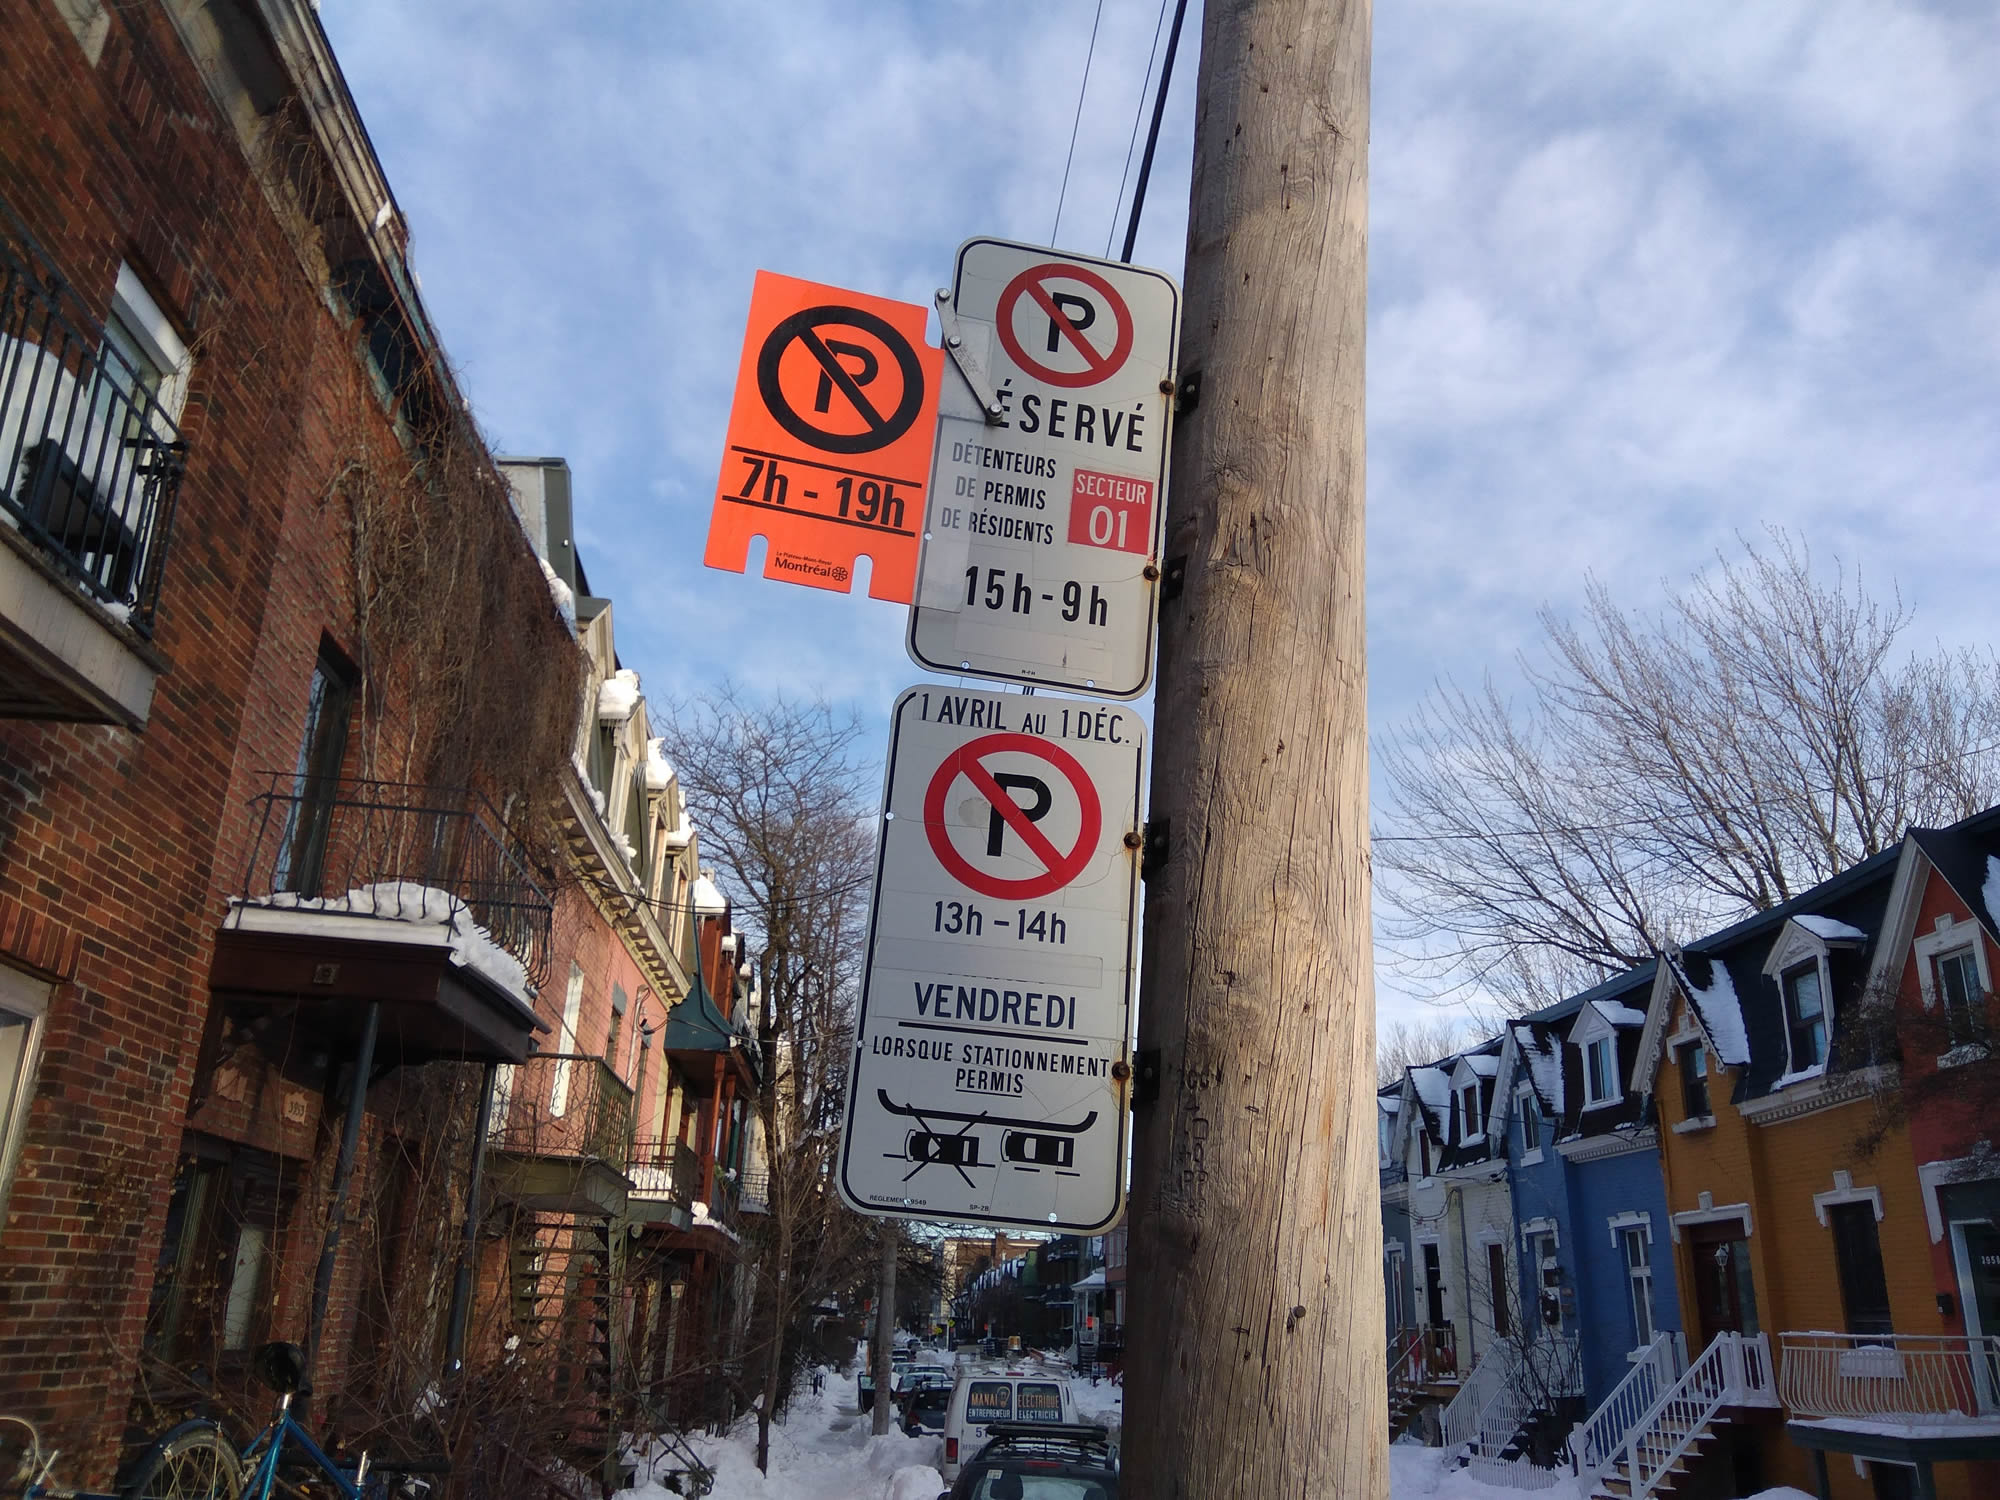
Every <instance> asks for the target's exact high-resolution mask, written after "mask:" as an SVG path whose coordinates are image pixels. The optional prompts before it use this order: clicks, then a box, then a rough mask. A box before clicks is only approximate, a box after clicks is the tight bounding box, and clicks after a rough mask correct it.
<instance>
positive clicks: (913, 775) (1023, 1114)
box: [840, 684, 1145, 1234]
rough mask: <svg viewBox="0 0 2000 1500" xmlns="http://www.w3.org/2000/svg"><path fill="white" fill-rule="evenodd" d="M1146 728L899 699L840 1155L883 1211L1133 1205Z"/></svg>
mask: <svg viewBox="0 0 2000 1500" xmlns="http://www.w3.org/2000/svg"><path fill="white" fill-rule="evenodd" d="M1142 735H1143V725H1142V724H1141V721H1140V719H1139V716H1138V715H1137V714H1136V713H1134V712H1133V711H1132V710H1131V709H1129V708H1125V707H1122V706H1119V705H1116V704H1105V703H1084V702H1076V701H1073V700H1072V701H1067V702H1065V701H1063V700H1061V699H1055V698H1041V697H1024V696H1022V695H1019V694H1004V693H997V692H988V691H982V690H976V689H953V688H949V687H943V686H938V685H933V684H923V685H919V686H917V687H913V688H911V689H909V690H908V691H907V692H905V693H904V694H903V695H902V696H901V697H900V698H898V699H897V700H896V708H895V714H894V719H893V722H892V724H891V728H890V738H889V771H888V785H887V789H886V791H885V793H884V798H883V804H884V811H883V815H882V824H881V838H880V842H879V844H878V847H877V851H876V875H875V892H874V901H873V905H872V908H871V911H870V914H869V919H868V941H867V945H866V949H865V953H866V961H865V967H864V969H863V973H862V981H861V1005H860V1013H859V1020H858V1022H857V1028H856V1045H855V1053H854V1067H853V1072H852V1074H851V1077H850V1080H849V1081H850V1087H849V1090H848V1106H847V1128H846V1133H845V1136H844V1137H843V1139H842V1142H841V1158H840V1192H841V1196H842V1197H843V1198H845V1199H846V1201H847V1203H848V1204H849V1205H850V1206H851V1207H853V1208H855V1209H858V1210H859V1211H861V1212H862V1213H868V1214H883V1215H891V1216H897V1217H904V1218H918V1219H942V1220H947V1221H952V1222H965V1221H971V1222H976V1223H987V1224H1003V1225H1020V1226H1026V1227H1031V1228H1040V1229H1050V1228H1057V1229H1062V1230H1066V1231H1072V1232H1076V1233H1083V1234H1095V1233H1098V1232H1099V1231H1101V1230H1103V1229H1105V1228H1107V1227H1108V1226H1109V1225H1111V1224H1112V1223H1114V1222H1115V1221H1116V1220H1117V1218H1118V1216H1119V1214H1120V1212H1121V1211H1122V1210H1123V1206H1124V1201H1123V1200H1124V1171H1125V1128H1126V1120H1127V1118H1128V1109H1127V1093H1126V1090H1127V1086H1128V1083H1129V1080H1130V1064H1129V1056H1128V1050H1127V1038H1128V1037H1129V1035H1130V1032H1131V1014H1132V978H1133V975H1132V931H1133V914H1134V912H1135V911H1136V909H1137V902H1138V895H1139V853H1138V844H1139V838H1138V828H1139V777H1140V767H1141V764H1142V762H1143V760H1144V751H1145V745H1144V741H1143V737H1142Z"/></svg>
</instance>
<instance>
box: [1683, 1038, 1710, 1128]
mask: <svg viewBox="0 0 2000 1500" xmlns="http://www.w3.org/2000/svg"><path fill="white" fill-rule="evenodd" d="M1674 1061H1675V1062H1676V1063H1678V1064H1679V1065H1680V1073H1681V1113H1682V1114H1684V1115H1686V1116H1687V1117H1688V1118H1689V1119H1690V1120H1705V1119H1707V1118H1708V1117H1709V1115H1710V1114H1712V1113H1713V1110H1712V1108H1711V1107H1710V1104H1709V1098H1708V1048H1706V1047H1704V1046H1703V1045H1702V1044H1701V1043H1700V1042H1689V1043H1687V1044H1686V1045H1685V1046H1682V1047H1679V1048H1676V1049H1675V1052H1674Z"/></svg>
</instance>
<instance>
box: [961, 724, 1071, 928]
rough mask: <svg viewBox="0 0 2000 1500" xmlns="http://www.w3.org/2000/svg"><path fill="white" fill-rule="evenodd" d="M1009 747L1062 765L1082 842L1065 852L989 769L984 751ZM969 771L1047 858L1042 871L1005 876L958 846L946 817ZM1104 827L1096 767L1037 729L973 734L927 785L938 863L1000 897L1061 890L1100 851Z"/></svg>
mask: <svg viewBox="0 0 2000 1500" xmlns="http://www.w3.org/2000/svg"><path fill="white" fill-rule="evenodd" d="M1003 750H1019V751H1023V752H1025V753H1026V754H1028V755H1032V756H1034V757H1036V758H1037V759H1039V760H1043V761H1046V762H1048V764H1049V765H1051V766H1053V767H1054V768H1055V769H1056V770H1058V771H1060V772H1061V773H1062V775H1063V779H1064V780H1065V781H1067V782H1068V783H1069V784H1070V789H1071V790H1072V791H1074V792H1075V793H1076V800H1077V805H1078V807H1079V808H1080V809H1081V812H1082V817H1081V819H1080V822H1081V825H1082V826H1081V827H1079V828H1078V829H1077V834H1076V847H1075V848H1073V849H1071V850H1070V851H1069V853H1067V854H1064V853H1063V852H1062V851H1061V850H1059V849H1057V848H1056V846H1055V845H1054V844H1053V843H1052V842H1051V841H1050V840H1049V837H1048V835H1046V834H1044V833H1043V832H1042V831H1041V830H1040V829H1039V828H1037V827H1036V826H1035V825H1034V824H1033V823H1031V822H1029V821H1028V815H1027V814H1026V813H1025V812H1023V811H1022V810H1021V804H1020V803H1018V802H1016V801H1015V800H1014V799H1013V798H1012V797H1010V796H1008V795H1007V790H1006V788H1004V787H1002V786H1001V785H1000V783H999V782H997V781H995V780H994V779H993V773H992V772H991V771H989V770H987V769H986V766H985V764H984V757H986V756H988V755H995V754H998V753H999V752H1001V751H1003ZM961 776H963V777H964V778H965V779H966V780H967V781H970V782H971V783H972V785H973V788H974V790H976V791H977V792H978V793H979V795H980V796H981V797H984V798H985V799H986V800H987V801H988V802H990V803H991V804H992V805H993V806H994V807H995V808H997V809H998V810H999V813H1000V816H1001V817H1002V818H1004V819H1006V821H1007V827H1008V829H1009V830H1010V831H1011V832H1012V833H1013V834H1014V836H1015V837H1016V838H1018V839H1020V841H1021V842H1022V843H1023V844H1025V845H1027V846H1028V851H1029V853H1031V854H1032V855H1034V856H1035V857H1036V858H1037V859H1039V860H1041V862H1042V866H1043V869H1042V873H1041V874H1039V875H1029V876H1025V877H1023V878H1021V879H1019V880H1003V879H1001V878H1000V877H999V876H997V875H989V874H987V873H986V871H984V870H981V869H979V868H978V867H977V866H975V865H973V864H972V863H971V862H970V861H969V860H967V859H966V857H965V856H964V855H963V854H960V853H959V852H958V846H957V845H955V844H953V843H952V841H951V834H950V833H949V832H947V831H946V827H945V820H944V812H945V808H944V799H945V795H946V794H947V793H948V792H950V790H951V787H952V783H953V782H955V781H957V780H958V778H959V777H961ZM1103 828H1104V813H1103V810H1102V808H1100V807H1099V805H1098V801H1097V788H1096V787H1094V786H1093V785H1091V781H1090V773H1089V772H1087V771H1085V770H1084V769H1083V766H1082V763H1081V762H1079V761H1078V760H1077V758H1076V757H1075V756H1074V755H1071V754H1070V753H1069V752H1068V751H1067V750H1064V749H1062V748H1061V747H1060V746H1056V745H1051V744H1050V743H1049V742H1048V741H1047V740H1044V739H1040V738H1037V737H1036V736H1035V735H1032V734H988V735H982V736H980V737H979V738H978V739H976V740H969V741H967V742H966V743H965V744H963V745H960V746H959V747H958V748H957V749H956V750H954V751H952V752H951V754H949V755H947V756H946V757H945V758H944V763H943V764H942V765H940V766H939V767H938V768H937V771H936V773H935V774H934V775H933V776H932V777H931V784H930V786H929V787H927V788H926V789H925V791H924V835H925V837H927V838H928V839H929V840H930V841H931V852H932V853H933V854H935V855H937V857H938V863H939V864H941V865H943V866H944V867H945V870H946V872H947V873H949V874H950V875H951V877H952V878H953V879H955V880H957V881H958V882H959V883H960V884H962V885H965V886H967V887H968V888H970V889H972V890H975V891H977V892H979V894H980V895H982V896H991V897H993V898H994V899H995V900H996V901H1032V900H1034V899H1036V898H1037V897H1040V896H1046V895H1048V894H1049V893H1050V892H1051V891H1058V890H1061V889H1062V888H1063V887H1064V886H1066V885H1068V884H1069V883H1070V882H1071V881H1072V880H1074V879H1076V877H1077V876H1079V875H1081V874H1082V873H1083V868H1084V866H1085V865H1087V864H1089V863H1090V856H1091V855H1093V854H1094V853H1096V852H1097V836H1098V834H1099V833H1100V832H1102V831H1103Z"/></svg>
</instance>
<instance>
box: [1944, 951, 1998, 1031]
mask: <svg viewBox="0 0 2000 1500" xmlns="http://www.w3.org/2000/svg"><path fill="white" fill-rule="evenodd" d="M1932 964H1933V966H1934V968H1935V970H1936V973H1937V996H1938V1000H1939V1001H1940V1003H1942V1005H1943V1006H1944V1019H1945V1033H1946V1036H1947V1038H1948V1039H1949V1041H1950V1044H1951V1045H1952V1046H1954V1047H1961V1046H1964V1045H1965V1044H1966V1043H1968V1042H1983V1041H1985V1040H1986V997H1985V995H1984V993H1983V992H1982V989H1981V986H1980V983H1979V958H1978V955H1977V954H1976V953H1975V952H1974V951H1973V949H1972V946H1971V945H1970V944H1967V945H1966V946H1965V947H1963V948H1954V949H1952V951H1951V952H1949V953H1940V954H1939V955H1938V956H1937V957H1936V958H1935V959H1934V960H1932Z"/></svg>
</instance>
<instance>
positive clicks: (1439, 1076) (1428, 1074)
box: [1410, 1064, 1451, 1109]
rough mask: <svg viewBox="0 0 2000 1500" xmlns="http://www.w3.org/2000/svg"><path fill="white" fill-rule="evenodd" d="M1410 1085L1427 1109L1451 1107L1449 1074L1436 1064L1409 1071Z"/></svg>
mask: <svg viewBox="0 0 2000 1500" xmlns="http://www.w3.org/2000/svg"><path fill="white" fill-rule="evenodd" d="M1410 1085H1411V1087H1412V1088H1414V1089H1415V1090H1416V1091H1417V1098H1419V1099H1421V1100H1422V1101H1423V1103H1424V1106H1425V1107H1426V1108H1428V1109H1448V1108H1450V1107H1451V1073H1450V1070H1449V1069H1446V1068H1441V1067H1439V1066H1437V1065H1436V1064H1431V1065H1430V1066H1428V1067H1422V1068H1412V1069H1410Z"/></svg>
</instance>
